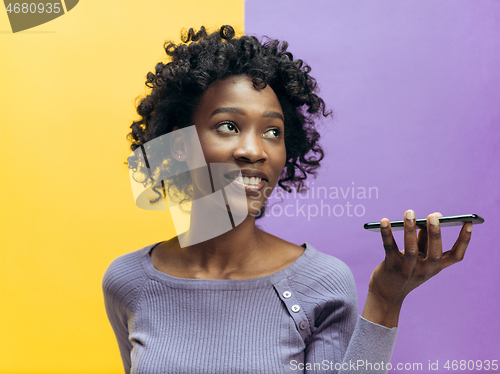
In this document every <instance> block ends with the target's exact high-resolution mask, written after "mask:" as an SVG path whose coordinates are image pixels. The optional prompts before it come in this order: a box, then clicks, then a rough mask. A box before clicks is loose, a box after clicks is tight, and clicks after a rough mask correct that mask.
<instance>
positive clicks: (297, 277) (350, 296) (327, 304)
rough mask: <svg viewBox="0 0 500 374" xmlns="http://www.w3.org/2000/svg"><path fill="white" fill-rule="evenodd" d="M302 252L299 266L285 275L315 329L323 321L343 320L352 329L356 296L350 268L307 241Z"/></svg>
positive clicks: (355, 313)
mask: <svg viewBox="0 0 500 374" xmlns="http://www.w3.org/2000/svg"><path fill="white" fill-rule="evenodd" d="M304 255H305V258H304V260H303V262H302V264H301V266H300V267H298V269H297V271H296V272H294V274H293V275H292V276H290V277H289V278H288V284H289V285H290V288H291V290H292V293H294V292H295V294H296V295H297V299H298V302H299V304H301V305H303V307H304V312H305V314H306V316H307V318H308V319H309V321H310V323H311V325H312V326H314V327H315V328H316V327H318V326H320V325H321V324H323V323H325V322H326V323H332V321H344V322H342V323H347V325H348V329H349V331H351V332H352V329H353V328H354V325H355V323H356V322H355V320H356V316H357V313H358V310H357V309H358V297H357V292H356V285H355V283H354V277H353V275H352V272H351V270H350V269H349V267H348V266H347V265H346V264H345V263H344V262H343V261H341V260H339V259H338V258H336V257H334V256H331V255H328V254H325V253H322V252H319V251H317V250H316V249H315V248H313V247H312V246H310V245H309V244H307V249H306V252H304ZM347 325H346V326H347ZM346 328H347V327H346Z"/></svg>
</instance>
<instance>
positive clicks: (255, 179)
mask: <svg viewBox="0 0 500 374" xmlns="http://www.w3.org/2000/svg"><path fill="white" fill-rule="evenodd" d="M261 180H262V178H258V177H251V178H248V177H238V178H236V181H237V182H238V183H243V184H259V183H260V181H261Z"/></svg>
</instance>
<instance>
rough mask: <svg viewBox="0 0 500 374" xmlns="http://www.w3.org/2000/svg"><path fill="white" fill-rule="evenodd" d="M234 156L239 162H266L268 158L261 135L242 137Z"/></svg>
mask: <svg viewBox="0 0 500 374" xmlns="http://www.w3.org/2000/svg"><path fill="white" fill-rule="evenodd" d="M233 156H234V158H235V159H237V160H240V161H245V162H251V163H255V162H259V161H260V162H262V161H266V160H267V158H268V156H267V153H266V151H265V149H264V140H263V139H262V137H261V136H260V135H255V134H247V135H245V136H241V137H240V139H239V141H238V144H237V147H236V149H235V150H234V152H233Z"/></svg>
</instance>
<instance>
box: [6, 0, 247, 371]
mask: <svg viewBox="0 0 500 374" xmlns="http://www.w3.org/2000/svg"><path fill="white" fill-rule="evenodd" d="M1 9H2V11H1V12H0V54H1V55H0V157H1V158H0V165H1V174H0V175H1V182H2V183H1V194H0V198H1V201H0V204H1V222H0V227H1V229H0V230H1V231H0V239H1V242H0V243H1V244H0V245H1V250H0V255H1V257H0V300H1V306H0V322H1V336H2V338H1V339H0V356H1V357H0V373H122V372H123V367H122V363H121V360H120V356H119V352H118V346H117V344H116V341H115V337H114V335H113V332H112V330H111V326H110V325H109V323H108V320H107V317H106V314H105V310H104V305H103V297H102V291H101V279H102V276H103V274H104V271H105V269H106V267H107V266H108V265H109V263H110V262H111V261H112V260H113V259H114V258H116V257H117V256H119V255H121V254H124V253H127V252H131V251H134V250H137V249H139V248H141V247H144V246H146V245H148V244H151V243H154V242H157V241H161V240H165V239H167V238H168V237H170V236H172V235H173V228H172V224H171V221H169V218H168V214H167V213H166V212H164V211H163V212H158V211H156V212H155V211H144V210H141V209H139V208H137V207H136V206H135V204H134V201H133V198H132V192H131V187H130V183H129V180H128V169H127V166H126V165H125V164H124V161H126V159H127V157H128V155H129V154H130V151H129V148H128V142H127V140H126V139H125V136H126V134H127V133H128V131H129V126H130V124H131V123H132V121H133V120H134V119H137V115H136V113H135V107H134V103H135V99H136V97H138V96H141V95H143V94H144V93H145V86H144V81H145V77H146V74H147V72H148V71H152V70H153V71H154V66H155V65H156V63H157V62H159V61H165V53H164V51H163V48H162V47H163V43H164V41H165V40H167V39H172V40H175V41H179V35H180V30H181V28H182V27H187V28H188V27H195V28H199V26H201V25H205V26H207V27H212V28H213V27H217V26H220V25H222V24H232V25H234V26H236V28H237V31H239V32H242V31H243V0H238V1H234V0H217V1H201V0H196V1H189V2H181V1H170V0H169V1H159V0H154V1H153V0H148V1H145V2H141V1H139V0H135V1H118V0H106V1H98V0H81V1H80V2H79V4H78V5H77V6H76V7H75V8H74V9H73V10H71V11H70V12H68V13H67V14H65V15H64V16H62V17H60V18H57V19H55V20H53V21H51V22H49V23H46V24H43V25H41V26H38V27H36V28H33V29H30V30H26V31H23V32H20V33H16V34H12V32H11V31H10V26H9V23H8V18H7V14H6V13H5V12H4V11H3V5H2V6H1Z"/></svg>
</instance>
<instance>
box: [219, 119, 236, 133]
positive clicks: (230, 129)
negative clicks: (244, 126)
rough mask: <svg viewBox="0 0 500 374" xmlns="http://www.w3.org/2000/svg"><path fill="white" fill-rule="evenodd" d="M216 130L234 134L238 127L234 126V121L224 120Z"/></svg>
mask: <svg viewBox="0 0 500 374" xmlns="http://www.w3.org/2000/svg"><path fill="white" fill-rule="evenodd" d="M217 131H219V132H225V133H228V134H236V133H237V132H238V129H237V128H236V125H235V124H234V123H232V122H224V123H221V124H220V125H219V126H217Z"/></svg>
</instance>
